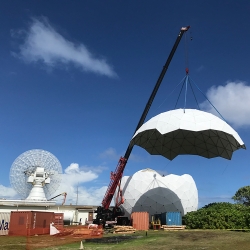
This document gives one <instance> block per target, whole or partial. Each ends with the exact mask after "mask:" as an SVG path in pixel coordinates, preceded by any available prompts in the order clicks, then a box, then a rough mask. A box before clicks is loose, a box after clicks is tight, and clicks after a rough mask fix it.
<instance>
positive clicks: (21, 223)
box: [9, 211, 54, 236]
mask: <svg viewBox="0 0 250 250" xmlns="http://www.w3.org/2000/svg"><path fill="white" fill-rule="evenodd" d="M53 221H54V213H53V212H41V211H12V212H11V214H10V225H9V235H23V236H30V235H39V234H49V233H50V223H52V222H53Z"/></svg>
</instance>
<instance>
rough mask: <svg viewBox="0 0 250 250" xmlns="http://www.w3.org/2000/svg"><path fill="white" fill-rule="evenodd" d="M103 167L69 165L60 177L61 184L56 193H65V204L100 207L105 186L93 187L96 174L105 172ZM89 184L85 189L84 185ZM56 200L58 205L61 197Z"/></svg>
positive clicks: (61, 199)
mask: <svg viewBox="0 0 250 250" xmlns="http://www.w3.org/2000/svg"><path fill="white" fill-rule="evenodd" d="M105 169H106V168H105V167H87V166H84V167H79V164H77V163H71V164H70V165H69V166H68V167H67V168H66V169H65V170H64V173H63V176H62V182H61V185H60V187H59V189H58V190H57V191H56V193H63V192H66V193H67V198H66V203H65V204H70V203H71V204H76V203H77V204H82V205H100V204H101V201H102V198H103V196H104V194H105V192H106V190H107V186H104V187H99V186H95V183H96V180H97V179H98V174H97V173H101V172H102V171H103V170H105ZM87 182H88V183H89V184H88V186H91V187H90V188H89V187H86V186H85V185H84V183H87ZM56 200H57V201H58V202H59V203H60V202H62V201H63V197H61V198H60V197H58V198H56Z"/></svg>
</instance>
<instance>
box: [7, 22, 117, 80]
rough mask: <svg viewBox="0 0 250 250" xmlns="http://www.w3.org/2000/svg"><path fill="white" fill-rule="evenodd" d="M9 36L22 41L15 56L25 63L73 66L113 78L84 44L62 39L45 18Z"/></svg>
mask: <svg viewBox="0 0 250 250" xmlns="http://www.w3.org/2000/svg"><path fill="white" fill-rule="evenodd" d="M11 34H12V36H13V37H15V38H16V37H19V38H22V39H23V43H22V45H20V47H19V49H20V51H19V53H18V54H17V56H18V57H19V58H21V59H23V60H24V61H25V62H28V63H31V62H42V63H44V64H45V65H46V66H48V67H50V68H53V67H57V66H60V65H65V66H68V65H74V66H76V67H80V68H81V69H82V70H84V71H90V72H94V73H97V74H100V75H106V76H109V77H116V76H117V75H116V73H115V72H114V70H113V69H112V67H111V66H110V65H109V64H108V63H107V62H106V60H105V59H103V58H101V59H100V58H99V59H98V58H96V57H95V56H94V55H93V54H92V53H91V52H90V51H89V50H88V49H87V48H86V46H85V45H84V44H82V43H81V44H75V43H73V42H71V41H69V40H67V39H66V38H64V37H63V36H62V35H61V34H59V33H58V32H57V31H56V30H55V29H54V28H53V27H52V26H51V25H50V24H49V22H48V20H47V19H46V18H41V19H40V20H38V19H35V18H34V19H32V23H31V25H30V27H29V30H28V31H20V30H19V31H12V32H11ZM23 34H24V36H23Z"/></svg>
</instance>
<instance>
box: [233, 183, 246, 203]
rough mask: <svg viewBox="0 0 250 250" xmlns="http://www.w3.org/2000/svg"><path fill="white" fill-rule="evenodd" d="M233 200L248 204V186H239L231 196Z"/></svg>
mask: <svg viewBox="0 0 250 250" xmlns="http://www.w3.org/2000/svg"><path fill="white" fill-rule="evenodd" d="M232 199H233V200H234V201H236V202H237V203H240V204H244V205H246V206H250V186H245V187H242V188H240V189H239V190H238V191H237V192H236V193H235V195H234V196H233V197H232Z"/></svg>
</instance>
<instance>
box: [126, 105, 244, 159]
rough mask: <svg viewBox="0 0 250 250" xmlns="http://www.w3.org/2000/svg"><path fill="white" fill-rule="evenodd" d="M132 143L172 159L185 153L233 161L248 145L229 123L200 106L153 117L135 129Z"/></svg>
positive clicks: (151, 152) (154, 153)
mask: <svg viewBox="0 0 250 250" xmlns="http://www.w3.org/2000/svg"><path fill="white" fill-rule="evenodd" d="M131 144H132V145H138V146H140V147H142V148H144V149H145V150H147V151H148V153H150V154H152V155H162V156H164V157H166V158H168V159H169V160H173V159H174V158H175V157H176V156H178V155H183V154H191V155H200V156H203V157H206V158H213V157H223V158H226V159H229V160H230V159H231V157H232V154H233V152H234V151H235V150H237V149H240V148H243V149H245V148H246V147H245V144H244V142H243V141H242V140H241V138H240V136H239V135H238V133H237V132H236V131H235V130H234V129H233V128H232V127H230V126H229V125H228V124H227V123H226V122H224V121H223V120H221V119H220V118H218V117H217V116H215V115H212V114H210V113H207V112H204V111H200V110H196V109H185V110H184V109H176V110H171V111H168V112H164V113H161V114H159V115H157V116H155V117H153V118H151V119H150V120H148V121H147V122H146V123H144V124H143V125H142V126H141V127H140V128H139V129H138V130H137V131H136V132H135V134H134V136H133V138H132V140H131Z"/></svg>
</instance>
